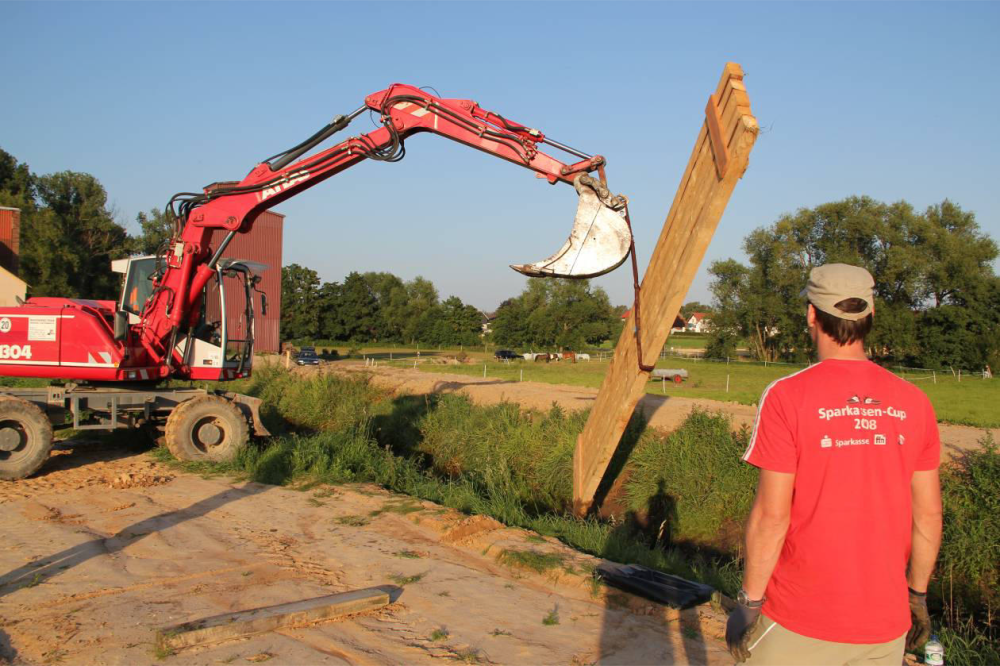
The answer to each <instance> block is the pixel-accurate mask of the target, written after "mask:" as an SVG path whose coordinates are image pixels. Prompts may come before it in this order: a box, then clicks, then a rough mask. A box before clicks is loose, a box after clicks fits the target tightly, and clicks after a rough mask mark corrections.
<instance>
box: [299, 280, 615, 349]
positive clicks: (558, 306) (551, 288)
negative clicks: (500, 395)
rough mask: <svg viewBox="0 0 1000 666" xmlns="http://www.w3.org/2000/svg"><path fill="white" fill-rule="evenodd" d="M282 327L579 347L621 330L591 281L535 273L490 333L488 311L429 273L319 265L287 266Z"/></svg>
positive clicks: (379, 337)
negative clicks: (323, 272) (340, 272)
mask: <svg viewBox="0 0 1000 666" xmlns="http://www.w3.org/2000/svg"><path fill="white" fill-rule="evenodd" d="M281 302H282V305H281V334H282V339H284V340H291V341H307V340H330V341H341V342H352V343H402V344H428V345H447V346H458V345H467V346H474V345H480V344H483V343H484V342H489V343H492V344H495V345H498V346H509V347H532V346H536V347H561V348H564V349H579V348H581V347H583V346H584V345H586V344H599V343H600V342H603V341H605V340H607V339H608V338H609V337H610V336H611V335H612V334H614V333H616V332H617V330H620V324H618V325H617V328H616V315H615V309H614V308H612V307H611V304H610V301H609V300H608V296H607V294H606V293H605V292H604V290H602V289H600V288H593V287H591V285H590V284H589V283H588V282H587V281H586V280H583V281H577V280H551V281H550V280H544V281H539V280H530V281H529V282H528V286H527V287H526V288H525V290H524V292H523V293H522V294H521V295H519V296H517V297H515V298H511V299H508V300H506V301H504V303H503V304H502V305H501V306H500V308H499V309H498V310H497V312H496V318H495V319H493V320H492V321H491V329H492V330H491V331H490V332H489V333H488V334H484V331H483V324H484V323H485V321H488V320H487V319H486V313H485V312H482V311H480V310H479V309H477V308H476V307H474V306H472V305H469V304H467V303H463V302H462V300H461V299H460V298H458V297H457V296H450V297H448V298H446V299H444V300H441V298H440V296H439V294H438V290H437V288H436V287H435V286H434V284H433V283H432V282H431V281H430V280H427V279H425V278H422V277H416V278H414V279H412V280H409V281H404V280H402V279H401V278H399V277H397V276H396V275H393V274H392V273H387V272H366V273H358V272H352V273H350V274H349V275H348V276H347V277H346V278H345V279H344V281H343V283H340V282H325V283H321V282H320V279H319V275H318V274H317V273H316V271H314V270H312V269H310V268H305V267H303V266H299V265H298V264H292V265H290V266H285V267H284V268H283V269H282V271H281Z"/></svg>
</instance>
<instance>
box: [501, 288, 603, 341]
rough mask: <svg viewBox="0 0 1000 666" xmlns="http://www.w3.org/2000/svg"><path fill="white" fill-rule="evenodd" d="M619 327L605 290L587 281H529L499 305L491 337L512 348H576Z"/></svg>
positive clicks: (601, 339)
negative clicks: (515, 295)
mask: <svg viewBox="0 0 1000 666" xmlns="http://www.w3.org/2000/svg"><path fill="white" fill-rule="evenodd" d="M620 330H621V323H620V318H619V317H616V315H615V309H614V308H613V307H612V306H611V301H610V300H609V299H608V295H607V293H605V291H604V290H603V289H601V288H600V287H593V286H591V284H590V282H589V281H588V280H530V281H529V282H528V284H527V286H526V287H525V289H524V291H523V292H521V294H520V295H519V296H518V297H517V298H514V299H510V300H508V301H505V302H504V303H503V304H501V306H500V307H499V308H498V309H497V318H496V320H495V321H494V322H493V339H494V340H495V341H496V343H497V344H499V345H503V346H510V347H530V346H539V347H552V346H555V347H559V348H561V349H580V348H583V347H584V346H586V345H596V344H600V343H602V342H604V341H605V340H607V339H609V338H611V337H612V336H613V335H615V334H617V333H618V332H619V331H620Z"/></svg>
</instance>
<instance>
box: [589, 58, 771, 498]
mask: <svg viewBox="0 0 1000 666" xmlns="http://www.w3.org/2000/svg"><path fill="white" fill-rule="evenodd" d="M757 132H758V127H757V120H756V119H755V118H754V117H753V116H752V115H751V113H750V98H749V97H748V96H747V92H746V87H745V86H744V85H743V70H742V68H741V67H740V66H739V65H738V64H736V63H727V64H726V67H725V69H724V71H723V73H722V79H721V80H720V81H719V85H718V87H717V89H716V90H715V93H714V94H712V95H710V96H709V103H708V106H707V108H706V118H705V122H704V123H703V124H702V128H701V132H700V133H699V134H698V140H697V141H696V142H695V145H694V151H693V152H692V153H691V158H690V160H689V161H688V165H687V169H686V170H685V172H684V176H683V177H682V178H681V183H680V186H679V187H678V188H677V194H676V196H675V197H674V201H673V204H672V205H671V207H670V213H669V214H668V215H667V220H666V222H665V223H664V224H663V230H662V231H661V232H660V237H659V239H658V240H657V242H656V247H655V248H654V250H653V255H652V258H651V259H650V261H649V266H648V267H647V269H646V273H645V275H644V276H643V280H642V289H641V291H640V294H639V303H638V307H634V308H632V313H631V314H630V315H629V319H628V322H627V324H626V325H625V328H624V330H623V331H622V335H621V337H620V338H619V340H618V345H617V347H615V354H614V357H613V358H612V360H611V365H610V366H609V368H608V373H607V375H606V376H605V378H604V382H603V383H602V384H601V390H600V393H598V395H597V401H596V402H595V404H594V408H593V410H592V411H591V412H590V418H589V419H588V420H587V425H586V426H585V427H584V430H583V432H582V433H581V434H580V437H579V439H578V440H577V444H576V451H575V452H574V455H573V504H574V509H575V511H576V512H577V513H578V514H580V515H583V514H585V513H586V512H587V511H588V510H589V509H590V506H591V504H592V503H593V501H594V495H595V493H596V492H597V487H598V486H599V485H600V483H601V479H602V478H603V476H604V473H605V471H606V470H607V468H608V464H609V463H610V462H611V457H612V456H613V455H614V453H615V450H616V449H617V448H618V444H619V442H620V441H621V438H622V434H623V433H624V432H625V427H626V426H627V425H628V422H629V419H630V418H631V417H632V412H633V411H634V410H635V406H636V404H638V402H639V399H640V398H641V397H642V396H643V394H644V393H645V387H646V382H647V380H648V379H649V373H648V372H646V371H643V370H641V369H640V368H639V363H640V361H641V362H642V363H643V365H652V364H653V363H654V362H655V361H656V358H657V357H658V356H659V353H660V350H661V349H662V348H663V345H664V343H665V342H666V341H667V336H668V335H669V334H670V327H671V326H672V325H673V322H674V318H675V317H676V316H677V313H678V311H679V310H680V307H681V303H682V301H683V299H684V297H685V295H686V294H687V292H688V289H689V288H690V286H691V282H692V281H693V280H694V275H695V273H696V272H697V271H698V266H699V265H700V264H701V260H702V258H703V257H704V256H705V250H706V249H707V248H708V244H709V242H710V241H711V240H712V236H713V235H714V233H715V228H716V226H717V225H718V223H719V219H720V218H721V217H722V212H723V211H724V210H725V209H726V204H727V203H728V202H729V197H730V195H731V194H732V193H733V189H734V188H735V187H736V182H737V181H738V180H739V179H740V178H741V177H742V176H743V173H744V172H745V171H746V168H747V164H748V162H749V158H750V150H751V149H752V148H753V144H754V140H755V139H756V138H757ZM637 311H638V312H639V316H640V322H639V323H640V327H639V329H640V332H639V336H640V340H641V342H642V349H643V352H644V356H645V358H643V359H640V358H638V355H637V351H636V340H635V326H636V321H635V316H636V312H637Z"/></svg>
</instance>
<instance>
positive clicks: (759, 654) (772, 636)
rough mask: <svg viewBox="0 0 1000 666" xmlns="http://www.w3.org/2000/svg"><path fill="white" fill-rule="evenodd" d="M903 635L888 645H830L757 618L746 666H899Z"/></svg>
mask: <svg viewBox="0 0 1000 666" xmlns="http://www.w3.org/2000/svg"><path fill="white" fill-rule="evenodd" d="M905 643H906V634H903V635H902V636H900V637H899V638H897V639H896V640H894V641H889V642H888V643H877V644H874V645H858V644H856V643H833V642H831V641H821V640H819V639H818V638H809V637H808V636H802V635H801V634H797V633H795V632H794V631H789V630H788V629H785V628H784V627H782V626H781V625H780V624H778V623H777V622H775V621H774V620H772V619H771V618H769V617H767V616H766V615H761V616H760V622H758V623H757V626H756V628H754V630H753V633H752V634H751V635H750V642H749V643H747V646H748V647H749V648H750V658H749V659H747V660H746V661H745V662H743V663H744V664H747V666H834V665H836V666H855V665H856V664H858V665H860V664H868V665H870V666H882V665H883V664H884V665H885V666H900V664H902V663H903V648H904V647H905Z"/></svg>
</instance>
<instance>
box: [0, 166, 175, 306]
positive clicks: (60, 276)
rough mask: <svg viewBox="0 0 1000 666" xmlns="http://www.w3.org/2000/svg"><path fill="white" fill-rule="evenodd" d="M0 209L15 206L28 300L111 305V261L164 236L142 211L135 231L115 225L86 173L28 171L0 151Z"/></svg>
mask: <svg viewBox="0 0 1000 666" xmlns="http://www.w3.org/2000/svg"><path fill="white" fill-rule="evenodd" d="M0 206H9V207H12V208H20V209H21V228H20V241H19V243H20V248H19V270H18V273H19V277H20V278H21V279H22V280H24V281H25V282H26V283H27V284H28V294H29V295H30V296H65V297H67V298H96V299H109V300H117V298H118V295H119V291H120V288H121V287H120V278H119V276H118V275H116V274H114V273H112V272H111V260H112V259H119V258H122V257H127V256H129V255H131V254H151V253H153V252H155V251H156V249H157V247H159V245H160V243H162V241H163V240H165V239H166V238H169V236H170V232H171V226H172V225H171V222H170V220H169V219H168V218H167V216H166V215H164V214H162V213H161V212H160V211H158V210H156V209H153V210H152V211H151V212H150V213H148V214H147V213H140V214H139V215H138V217H137V220H136V222H137V223H138V226H139V233H138V234H136V235H130V234H129V233H128V231H127V230H126V229H125V227H124V226H123V225H121V224H120V223H119V222H118V221H117V219H116V218H117V217H118V216H117V213H116V211H114V210H113V209H112V207H111V206H110V205H109V204H108V194H107V192H106V191H105V189H104V186H103V185H101V183H100V181H99V180H98V179H97V178H95V177H94V176H92V175H90V174H88V173H80V172H75V171H60V172H58V173H53V174H47V175H41V176H39V175H36V174H34V173H32V171H31V169H30V168H29V167H28V165H27V164H25V163H23V162H19V161H18V160H17V159H16V158H15V157H14V156H13V155H11V154H10V153H8V152H6V151H4V150H3V149H0Z"/></svg>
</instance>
